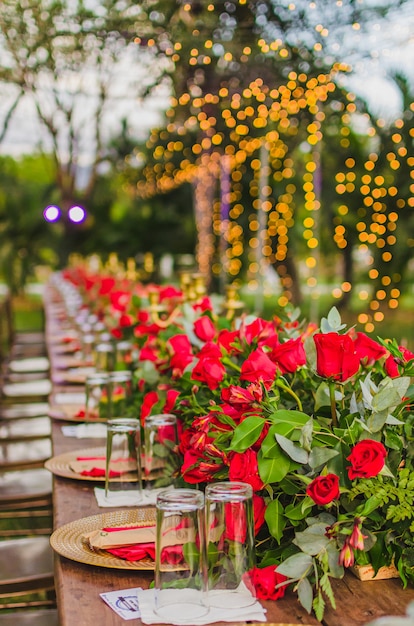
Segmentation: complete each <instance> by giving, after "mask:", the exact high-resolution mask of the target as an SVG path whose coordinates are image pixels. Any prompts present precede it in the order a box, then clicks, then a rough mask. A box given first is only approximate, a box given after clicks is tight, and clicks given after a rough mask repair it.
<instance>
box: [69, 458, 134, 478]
mask: <svg viewBox="0 0 414 626" xmlns="http://www.w3.org/2000/svg"><path fill="white" fill-rule="evenodd" d="M105 465H106V458H105V457H104V456H83V457H82V456H78V457H77V458H76V460H74V461H70V463H69V467H70V469H71V470H72V471H73V472H75V473H76V474H81V475H82V476H93V477H100V476H102V477H104V476H105ZM136 467H137V466H136V462H135V461H134V460H133V459H114V460H113V461H111V467H110V470H109V476H110V478H117V477H118V476H122V475H123V474H128V473H129V472H133V471H134V470H136Z"/></svg>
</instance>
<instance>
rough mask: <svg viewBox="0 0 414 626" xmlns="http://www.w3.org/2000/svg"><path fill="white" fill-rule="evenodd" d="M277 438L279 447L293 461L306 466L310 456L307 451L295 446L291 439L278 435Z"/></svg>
mask: <svg viewBox="0 0 414 626" xmlns="http://www.w3.org/2000/svg"><path fill="white" fill-rule="evenodd" d="M275 437H276V441H277V443H278V444H279V446H280V447H281V448H282V450H283V451H284V452H286V454H287V455H288V456H289V457H290V458H291V459H292V460H293V461H296V463H300V464H301V465H306V463H307V462H308V456H309V455H308V453H307V452H306V450H304V449H303V448H301V447H300V446H297V445H295V444H294V443H293V442H292V441H291V440H290V439H288V438H287V437H284V436H283V435H279V434H276V435H275Z"/></svg>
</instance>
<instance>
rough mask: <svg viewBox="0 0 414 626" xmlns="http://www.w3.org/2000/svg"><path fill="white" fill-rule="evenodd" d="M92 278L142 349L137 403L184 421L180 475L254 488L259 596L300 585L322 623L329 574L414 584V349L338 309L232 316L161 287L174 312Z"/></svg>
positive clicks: (124, 333)
mask: <svg viewBox="0 0 414 626" xmlns="http://www.w3.org/2000/svg"><path fill="white" fill-rule="evenodd" d="M89 282H91V281H89ZM92 283H93V284H94V287H93V289H94V290H95V292H98V293H103V295H104V297H105V299H106V305H105V306H102V307H101V308H102V310H103V311H105V315H106V318H107V320H108V318H109V320H110V323H111V326H112V332H113V334H114V336H115V337H117V338H122V337H129V338H133V340H134V342H135V343H136V345H137V347H139V351H140V352H139V354H140V356H139V361H138V363H137V365H136V367H135V370H134V399H133V402H134V405H133V406H132V407H131V409H130V410H131V414H134V415H140V418H141V420H142V423H143V422H144V420H145V419H146V417H147V416H148V415H150V414H155V413H171V412H172V413H175V414H176V415H177V417H178V418H179V423H180V444H179V447H178V449H177V451H176V452H177V454H176V460H175V466H174V467H171V471H173V472H175V474H176V477H177V479H178V480H180V481H182V482H183V483H184V484H186V485H187V486H188V485H189V484H190V485H193V486H197V487H199V488H203V487H204V486H205V485H206V484H208V483H211V482H215V481H221V480H241V481H244V482H247V483H249V484H251V485H252V487H253V490H254V514H255V533H256V556H257V571H255V572H254V573H253V580H254V582H255V585H256V589H257V593H258V597H259V598H264V599H268V598H273V599H277V598H278V597H280V596H282V595H283V594H284V592H285V589H286V588H287V587H288V586H290V587H291V588H292V589H293V590H294V591H295V592H296V593H297V595H298V599H299V601H300V602H301V604H302V605H303V606H304V607H305V609H306V610H307V611H308V612H311V611H314V613H315V615H316V617H317V618H318V619H319V620H322V617H323V614H324V607H325V605H326V602H330V603H331V605H332V606H333V607H334V608H335V597H334V593H333V588H332V586H331V579H332V578H341V577H342V576H343V575H344V573H345V571H346V569H348V568H352V567H354V566H355V565H364V564H368V563H369V564H371V565H372V567H373V569H374V572H378V571H379V570H380V568H381V567H383V566H393V567H395V569H396V572H397V573H398V575H399V576H400V578H401V580H402V584H403V585H407V584H408V583H409V582H413V581H414V539H413V530H414V507H413V504H414V469H413V456H414V443H413V424H414V411H413V408H412V403H413V397H414V388H413V386H412V384H411V379H412V377H413V376H414V354H413V353H412V352H410V351H409V350H408V349H407V348H405V347H402V346H399V345H398V344H397V342H396V341H395V340H393V341H384V340H382V339H379V338H378V340H377V341H374V340H373V339H371V338H370V337H368V336H367V335H365V334H364V333H360V332H356V331H355V329H354V328H350V329H348V328H346V326H345V325H344V324H342V321H341V318H340V315H339V313H338V311H337V310H336V309H335V308H334V309H332V310H331V311H330V313H329V314H328V316H327V317H326V318H323V319H322V320H321V323H320V325H319V326H317V325H312V324H305V323H304V322H303V321H301V320H300V314H299V312H298V311H296V310H290V309H288V308H286V309H285V310H284V311H282V312H280V313H279V316H274V317H273V319H271V320H264V319H261V318H257V317H249V316H241V317H240V318H238V319H233V320H230V319H228V318H227V317H226V316H225V315H222V314H220V313H218V312H217V310H216V307H215V306H214V302H213V301H212V299H210V298H208V297H203V298H199V299H198V300H197V301H196V302H191V303H190V302H186V301H185V298H183V294H182V293H180V291H179V290H177V289H175V288H173V287H157V286H154V285H153V286H150V289H152V290H154V289H156V290H157V293H158V300H159V302H160V303H161V304H162V307H161V308H162V310H163V311H164V312H165V315H164V317H163V316H162V315H158V314H156V315H153V314H152V313H151V311H150V310H149V309H148V307H147V305H148V299H147V294H148V288H146V290H142V289H141V290H136V289H135V292H134V293H131V291H130V289H129V287H128V286H125V285H124V286H122V288H120V287H119V285H118V286H115V285H114V286H113V288H111V289H108V286H109V282H108V281H106V282H105V283H103V282H101V283H99V281H96V280H95V281H92ZM92 283H91V284H92ZM89 289H90V287H89ZM97 302H98V303H99V298H98V299H97ZM95 307H96V304H95Z"/></svg>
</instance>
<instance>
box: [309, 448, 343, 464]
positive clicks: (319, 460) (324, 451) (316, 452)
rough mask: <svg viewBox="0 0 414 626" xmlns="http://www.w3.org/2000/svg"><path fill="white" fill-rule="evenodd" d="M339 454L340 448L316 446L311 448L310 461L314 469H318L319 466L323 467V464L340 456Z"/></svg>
mask: <svg viewBox="0 0 414 626" xmlns="http://www.w3.org/2000/svg"><path fill="white" fill-rule="evenodd" d="M338 454H339V452H338V450H333V449H332V448H322V447H321V446H315V447H314V448H312V450H311V453H310V455H309V461H308V463H309V465H310V466H311V468H312V469H316V468H317V467H321V466H322V465H325V463H327V462H328V461H330V460H331V459H333V458H334V457H335V456H338Z"/></svg>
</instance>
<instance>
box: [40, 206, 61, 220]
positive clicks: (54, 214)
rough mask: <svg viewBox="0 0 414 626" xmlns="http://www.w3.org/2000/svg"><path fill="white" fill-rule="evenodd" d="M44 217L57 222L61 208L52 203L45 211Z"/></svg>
mask: <svg viewBox="0 0 414 626" xmlns="http://www.w3.org/2000/svg"><path fill="white" fill-rule="evenodd" d="M43 217H44V218H45V220H46V221H47V222H56V221H57V220H58V219H59V217H60V209H59V207H58V206H55V205H54V204H50V205H49V206H47V207H46V208H45V210H44V211H43Z"/></svg>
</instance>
